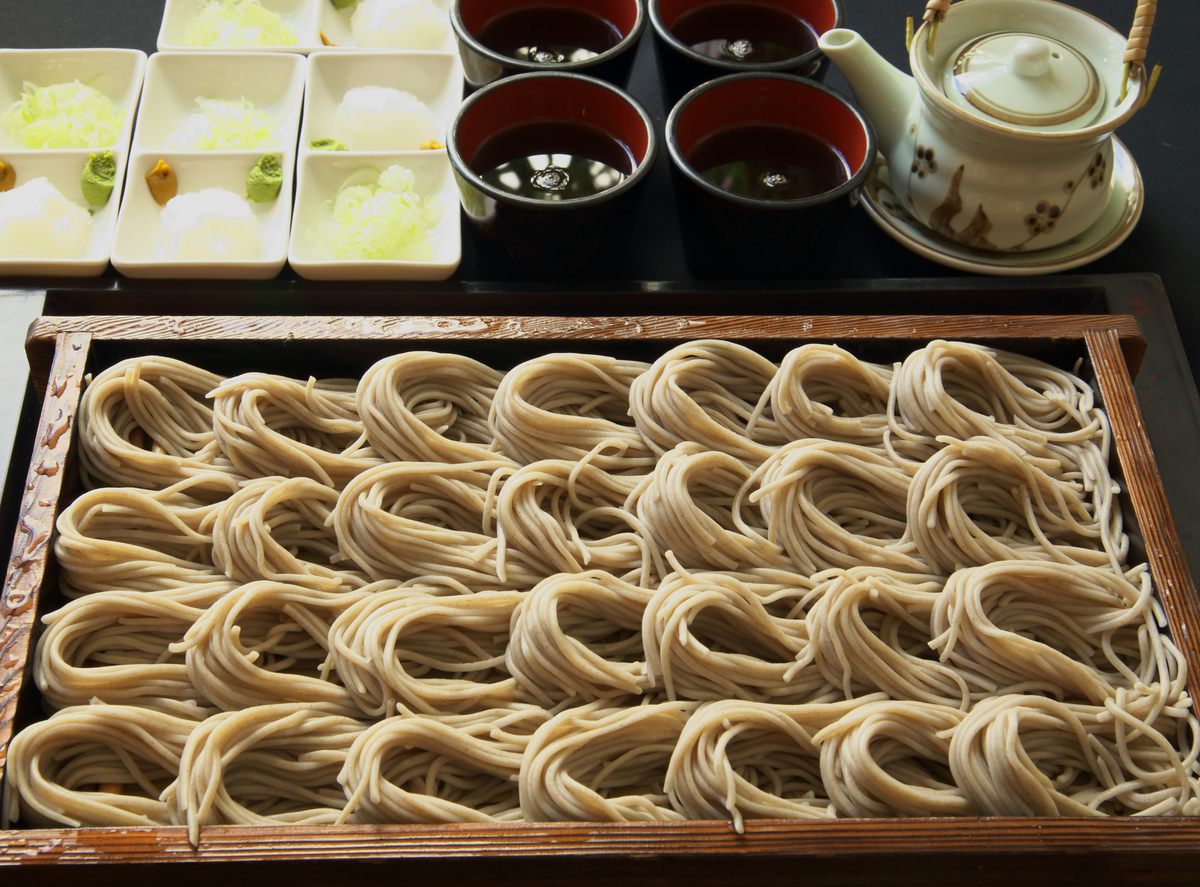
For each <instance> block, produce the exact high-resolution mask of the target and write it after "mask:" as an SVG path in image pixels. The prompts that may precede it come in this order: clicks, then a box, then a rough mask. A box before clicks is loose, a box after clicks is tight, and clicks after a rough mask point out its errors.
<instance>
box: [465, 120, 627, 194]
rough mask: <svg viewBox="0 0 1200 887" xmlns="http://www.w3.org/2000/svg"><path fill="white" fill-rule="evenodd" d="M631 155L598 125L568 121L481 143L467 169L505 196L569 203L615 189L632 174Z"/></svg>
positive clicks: (506, 132) (503, 133) (511, 131)
mask: <svg viewBox="0 0 1200 887" xmlns="http://www.w3.org/2000/svg"><path fill="white" fill-rule="evenodd" d="M634 167H635V163H634V160H633V155H632V154H631V153H630V152H629V149H628V148H626V147H625V145H624V144H623V143H621V142H620V141H618V140H617V139H616V138H614V137H613V136H611V135H609V134H608V133H607V132H605V131H604V130H602V129H600V128H599V127H596V126H592V125H591V124H588V123H577V122H575V121H567V120H535V121H531V122H529V123H518V124H516V125H515V126H510V127H508V128H506V129H502V130H500V131H499V132H496V133H494V134H492V135H490V136H488V137H487V138H486V139H484V140H483V141H482V142H481V143H480V145H479V149H478V150H477V151H476V152H475V156H474V158H473V159H472V160H471V169H472V170H474V172H475V173H476V174H477V175H478V176H479V177H480V178H481V179H483V180H484V181H485V182H487V183H488V184H489V185H492V186H494V187H496V188H498V189H500V190H501V191H504V192H506V193H508V194H516V195H519V196H521V197H529V198H532V199H534V200H572V199H576V198H579V197H590V196H591V195H593V194H599V193H600V192H602V191H607V190H608V189H609V188H614V187H616V186H617V185H619V184H620V183H621V182H623V181H624V180H625V179H626V178H627V177H628V176H630V175H632V174H633V170H634Z"/></svg>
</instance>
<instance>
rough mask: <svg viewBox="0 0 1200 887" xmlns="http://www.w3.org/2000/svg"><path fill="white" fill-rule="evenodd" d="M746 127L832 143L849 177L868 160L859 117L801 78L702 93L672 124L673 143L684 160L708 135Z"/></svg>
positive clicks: (746, 82)
mask: <svg viewBox="0 0 1200 887" xmlns="http://www.w3.org/2000/svg"><path fill="white" fill-rule="evenodd" d="M747 123H775V124H779V125H780V126H791V127H794V128H796V129H804V130H807V131H808V132H810V133H813V134H814V135H817V136H820V137H821V138H823V139H825V141H827V142H829V144H831V145H833V146H834V147H835V148H837V149H838V151H840V152H841V155H842V156H843V157H844V158H845V159H846V163H848V164H849V166H850V175H851V176H853V175H854V174H855V173H857V172H858V171H859V169H861V168H862V166H863V164H864V163H866V162H867V160H868V158H867V132H866V130H865V129H864V128H863V125H862V123H861V122H860V121H859V119H858V117H857V115H855V113H854V112H853V111H852V110H851V109H850V108H849V107H848V106H847V105H846V104H845V103H843V102H842V101H840V100H839V99H837V98H836V97H834V96H832V95H830V94H829V93H827V92H824V91H822V90H820V89H817V88H815V87H813V86H810V85H809V84H807V83H804V82H802V81H799V80H780V79H771V78H765V77H764V78H757V77H754V78H747V79H745V80H740V79H739V80H732V81H730V82H728V83H721V84H719V85H717V86H714V87H712V88H710V89H708V90H705V91H704V92H702V93H700V94H699V95H698V96H696V97H695V98H694V99H692V101H691V102H689V103H688V104H687V106H686V107H684V108H683V109H682V110H681V111H680V112H679V115H678V117H677V118H676V120H675V142H676V144H677V145H678V147H679V153H680V154H682V155H683V156H684V157H687V156H688V155H689V154H691V152H692V148H694V147H695V145H696V142H697V141H699V140H700V139H701V138H703V137H704V136H706V135H708V134H709V133H712V132H716V131H717V130H721V129H726V128H727V127H730V126H740V125H743V124H747Z"/></svg>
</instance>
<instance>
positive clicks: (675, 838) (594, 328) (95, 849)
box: [0, 315, 1200, 864]
mask: <svg viewBox="0 0 1200 887" xmlns="http://www.w3.org/2000/svg"><path fill="white" fill-rule="evenodd" d="M419 320H420V321H421V322H420V323H418V324H416V325H415V326H414V323H413V321H414V319H413V318H345V317H329V318H313V317H301V318H228V317H219V318H195V317H188V318H170V317H156V318H112V317H98V318H91V317H73V318H42V319H40V320H39V321H36V322H35V324H34V326H33V328H31V331H30V346H31V352H32V351H33V350H36V348H37V347H38V342H39V340H40V342H41V343H44V344H45V345H49V342H48V341H47V340H48V339H51V338H53V341H54V349H53V353H54V355H55V358H54V363H53V365H52V368H51V371H50V374H49V378H50V379H52V380H53V383H52V384H47V386H46V387H47V389H48V394H47V398H46V403H45V405H44V407H43V416H42V423H43V424H42V427H43V428H46V429H47V431H48V430H49V428H50V426H49V425H47V424H46V422H47V419H48V418H52V417H54V416H57V415H58V413H57V410H58V407H57V406H56V405H55V401H56V400H57V399H58V397H60V395H55V394H54V392H55V391H56V390H58V389H59V382H61V381H62V380H64V379H65V380H70V379H74V380H75V384H74V385H69V386H67V388H66V389H64V390H63V391H62V392H61V394H62V395H68V396H69V395H70V394H71V393H72V392H73V396H74V401H73V405H72V404H64V406H70V407H71V408H70V410H69V411H67V412H69V413H70V414H71V415H74V413H75V411H76V410H77V409H78V400H79V380H81V379H82V367H83V362H84V360H85V359H86V355H87V346H88V345H89V344H90V340H91V338H92V332H94V334H95V337H96V338H100V339H128V340H139V339H206V338H211V339H244V338H251V339H266V340H270V339H293V338H296V339H299V338H306V339H340V338H401V339H402V338H408V337H415V338H422V339H424V338H475V337H479V338H497V339H504V338H514V337H518V338H600V339H604V338H665V339H671V338H679V339H691V338H697V337H698V334H703V335H704V336H705V337H708V336H713V337H726V338H736V337H745V338H795V339H821V338H831V337H843V338H879V337H888V338H926V337H931V336H937V337H945V338H955V337H962V338H971V337H980V336H987V337H995V338H1006V337H1011V338H1030V339H1035V338H1054V339H1072V338H1080V337H1082V338H1084V339H1085V340H1086V342H1087V344H1088V347H1089V352H1090V353H1091V355H1092V359H1093V364H1094V366H1095V368H1096V371H1097V376H1098V379H1099V382H1100V389H1101V396H1102V397H1104V399H1105V403H1106V405H1107V406H1108V408H1109V409H1110V411H1114V413H1113V425H1114V427H1115V428H1117V429H1118V431H1121V430H1122V429H1124V428H1126V427H1128V428H1130V429H1132V432H1131V433H1130V434H1125V433H1118V434H1117V435H1116V437H1117V447H1118V454H1119V457H1120V458H1121V460H1122V465H1123V468H1124V471H1125V472H1126V474H1127V475H1128V476H1130V477H1131V478H1134V479H1133V480H1130V481H1129V486H1130V492H1131V495H1132V496H1133V500H1134V505H1135V509H1137V511H1138V517H1139V521H1141V522H1142V523H1143V525H1144V530H1146V542H1147V549H1148V551H1151V552H1152V555H1151V558H1152V564H1151V566H1152V570H1155V571H1156V572H1155V579H1156V581H1158V582H1160V587H1161V588H1163V589H1164V591H1165V592H1166V593H1165V594H1164V599H1165V598H1168V597H1169V598H1174V599H1176V600H1175V604H1174V605H1172V606H1171V607H1168V614H1169V618H1170V619H1171V622H1172V625H1173V627H1174V626H1182V627H1183V632H1182V634H1183V635H1184V636H1185V637H1186V638H1187V641H1188V642H1190V643H1187V648H1188V649H1187V650H1186V651H1185V656H1187V658H1188V663H1189V665H1190V666H1192V667H1193V668H1200V664H1197V663H1196V662H1195V661H1194V660H1195V654H1196V650H1195V649H1194V648H1195V646H1196V644H1195V642H1194V641H1193V638H1196V637H1200V635H1197V634H1196V633H1195V632H1193V633H1190V634H1189V633H1188V632H1187V625H1189V624H1190V625H1192V626H1200V607H1197V605H1196V602H1195V594H1194V590H1193V588H1192V585H1191V580H1190V576H1189V575H1188V573H1187V567H1186V563H1185V562H1183V560H1182V557H1181V554H1180V552H1179V547H1178V542H1177V539H1176V537H1175V532H1174V525H1173V523H1171V522H1170V514H1169V512H1168V511H1167V509H1166V504H1165V498H1163V496H1162V487H1161V483H1159V482H1158V477H1157V470H1156V468H1155V466H1154V463H1153V455H1152V453H1150V452H1149V444H1148V442H1146V440H1145V433H1144V429H1142V426H1141V420H1140V413H1139V412H1138V410H1137V403H1136V396H1135V394H1134V392H1133V389H1132V385H1131V382H1130V371H1131V370H1132V369H1135V368H1136V366H1137V365H1138V364H1139V363H1140V358H1141V355H1142V354H1144V351H1145V343H1144V341H1143V340H1142V339H1141V338H1140V335H1139V334H1138V331H1137V325H1136V322H1135V321H1134V320H1133V319H1132V318H1128V317H1120V316H1100V317H1098V316H1095V315H1080V316H1056V317H1041V316H1034V317H979V316H974V317H964V316H950V317H943V316H936V315H913V316H907V317H903V316H897V317H887V318H881V317H877V316H872V317H814V318H796V317H770V318H759V317H737V316H719V317H714V316H704V317H696V318H688V317H669V318H667V317H653V318H629V317H622V318H607V319H604V318H587V319H579V318H557V317H545V318H511V317H504V318H424V319H419ZM93 321H96V323H93ZM176 321H180V322H183V323H184V324H185V325H184V326H179V325H177V323H176ZM291 321H296V322H295V323H291ZM426 321H428V324H426ZM693 321H698V322H693ZM513 322H525V323H528V324H529V325H528V326H525V327H522V328H521V329H514V328H513V326H512V323H513ZM681 322H682V323H681ZM481 323H486V324H487V326H486V327H485V328H482V329H481V328H480V327H479V324H481ZM581 324H582V325H581ZM430 325H432V327H433V328H430ZM101 328H102V329H101ZM70 330H74V331H80V332H71V331H70ZM81 330H91V331H92V332H86V331H81ZM281 331H286V332H283V334H282V335H281ZM481 333H482V335H481ZM68 370H69V371H68ZM65 414H66V413H64V415H65ZM1129 423H1132V424H1129ZM67 437H68V435H66V434H63V435H59V437H58V439H56V440H55V441H54V442H55V443H57V444H60V445H61V447H62V449H63V451H64V454H65V449H66V442H65V440H66V438H67ZM49 438H50V435H49V434H48V433H47V434H46V435H44V436H43V437H40V438H39V441H38V452H35V458H34V464H33V465H31V468H30V477H31V481H32V480H35V479H40V480H43V481H45V480H51V481H53V480H54V478H59V477H60V475H59V474H58V473H56V474H55V475H53V476H52V477H51V478H46V477H45V476H44V475H41V476H39V475H37V471H36V466H38V465H42V464H47V463H46V461H45V460H46V458H48V456H49V453H47V454H46V455H44V456H43V458H42V459H41V460H39V459H38V458H37V456H38V455H39V454H41V453H42V451H43V449H44V448H45V445H46V444H48V443H49V442H50V440H49ZM1131 440H1132V443H1131V442H1130V441H1131ZM1126 450H1128V451H1129V452H1128V453H1127V452H1126ZM58 484H61V479H59V480H58ZM1155 489H1156V490H1157V495H1155ZM28 492H29V491H28V490H27V496H26V503H28V500H29V496H28ZM57 494H58V489H57V488H56V489H55V491H54V497H53V499H54V501H55V502H56V501H57ZM41 498H42V499H43V500H44V501H49V499H48V497H46V496H42V497H41ZM23 513H25V512H24V509H23ZM1159 515H1162V516H1163V517H1164V518H1165V520H1166V524H1165V525H1162V526H1160V524H1159V523H1158V516H1159ZM50 521H51V524H52V522H53V516H51V517H50ZM18 542H19V539H18ZM17 547H18V546H17V545H15V546H14V556H15V553H16V551H17ZM46 554H47V552H46V551H45V547H44V546H43V548H42V553H41V558H40V561H41V566H40V569H44V567H45V558H46ZM1180 570H1182V573H1180ZM29 572H30V575H32V570H31V571H29ZM1160 573H1161V574H1162V575H1163V576H1164V577H1167V578H1169V579H1170V580H1171V583H1169V584H1167V583H1164V580H1162V579H1160V578H1159V575H1160ZM10 579H11V577H10ZM1176 586H1178V587H1179V588H1184V589H1186V590H1187V591H1188V592H1190V596H1189V595H1188V594H1187V593H1185V594H1183V595H1180V594H1178V593H1177V592H1176V593H1174V594H1172V593H1171V592H1172V590H1173V589H1174V588H1175V587H1176ZM7 588H8V585H7V584H6V591H7ZM1181 597H1182V599H1183V603H1182V606H1180V605H1179V600H1178V599H1179V598H1181ZM34 602H35V600H34V599H33V598H31V599H30V601H29V603H28V604H26V605H25V608H24V609H23V610H22V611H21V613H20V614H17V615H19V616H21V617H24V618H26V619H27V622H26V624H25V627H24V641H25V644H26V645H27V643H28V632H29V626H30V624H31V623H30V622H29V621H28V620H31V619H32V613H33V610H34V608H33V607H32V606H31V605H32V604H33V603H34ZM1181 619H1182V621H1180V620H1181ZM1189 620H1190V621H1189ZM1174 630H1175V631H1176V632H1177V633H1178V632H1179V629H1178V628H1174ZM1177 636H1178V634H1177ZM1180 646H1181V649H1183V648H1184V647H1185V644H1184V643H1181V644H1180ZM11 652H16V649H15V648H12V650H11ZM25 652H26V651H25V649H24V648H22V649H21V651H20V657H19V658H20V663H17V670H16V673H15V686H10V683H11V682H12V681H13V680H14V678H13V676H12V675H10V674H8V673H6V672H3V671H0V701H2V702H4V704H5V708H4V709H3V710H4V711H6V712H7V711H8V709H9V708H11V707H12V706H13V705H15V697H16V693H17V691H18V690H19V685H20V677H21V673H20V664H21V663H23V661H24V656H25ZM5 653H6V658H5V659H4V660H0V662H7V661H8V658H7V657H8V656H9V655H10V651H9V650H8V648H5ZM10 699H11V705H10ZM8 717H9V720H7V721H0V743H2V744H7V741H8V738H9V736H8V733H7V732H4V730H5V728H6V727H7V726H8V725H9V724H10V720H11V713H9V715H8ZM3 761H4V758H3V755H2V754H0V773H2V772H3ZM981 828H982V829H986V831H984V832H981V831H980V829H981ZM985 851H986V852H988V853H1001V854H1018V853H1019V854H1034V855H1038V854H1051V855H1058V854H1062V853H1088V854H1106V855H1114V856H1120V855H1136V856H1138V857H1142V856H1146V855H1171V856H1179V855H1183V856H1187V857H1189V858H1190V857H1200V821H1196V820H1188V819H1175V818H1165V817H1164V818H1155V819H1135V818H1129V819H1097V820H1087V819H1036V820H1033V819H1025V818H997V819H942V820H832V821H823V820H817V821H805V822H795V821H780V822H774V821H771V822H765V821H754V822H748V823H747V826H746V834H744V835H738V834H736V833H735V832H734V831H733V830H732V828H731V827H730V824H729V823H728V822H680V823H549V824H546V823H512V824H504V825H476V824H450V825H438V826H404V825H388V826H343V827H329V826H321V827H310V826H272V827H258V826H256V827H237V826H207V827H204V828H203V829H202V830H201V845H200V847H199V848H192V847H191V846H190V845H189V844H188V841H187V833H186V829H184V828H182V827H173V828H150V829H27V830H16V831H6V832H0V864H6V863H25V864H35V863H38V862H89V863H96V862H105V863H139V862H147V863H149V862H168V861H172V862H173V861H179V862H183V861H209V862H226V863H232V862H253V861H268V860H278V861H283V860H313V861H317V860H356V859H357V860H364V861H366V860H379V859H383V858H399V857H404V858H452V857H468V858H475V857H497V856H499V857H514V856H515V857H525V856H536V857H542V856H568V857H569V856H581V857H596V856H599V857H604V856H615V857H622V858H636V857H651V856H652V857H668V858H669V857H704V856H728V855H749V856H754V857H780V858H788V857H837V856H843V855H845V854H855V855H864V854H878V855H885V856H911V855H921V854H930V853H937V854H950V855H963V856H974V855H978V854H980V853H982V852H985Z"/></svg>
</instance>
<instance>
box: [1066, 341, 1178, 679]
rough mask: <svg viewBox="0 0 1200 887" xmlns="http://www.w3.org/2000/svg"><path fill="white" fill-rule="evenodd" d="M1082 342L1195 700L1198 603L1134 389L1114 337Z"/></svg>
mask: <svg viewBox="0 0 1200 887" xmlns="http://www.w3.org/2000/svg"><path fill="white" fill-rule="evenodd" d="M1086 338H1087V343H1088V350H1089V352H1090V353H1091V356H1092V365H1093V367H1094V369H1095V371H1096V379H1097V382H1098V384H1099V388H1100V397H1101V402H1102V404H1103V406H1104V408H1105V410H1106V411H1107V412H1108V417H1109V421H1110V422H1111V424H1112V429H1113V440H1114V442H1115V443H1116V448H1117V458H1118V459H1119V460H1120V463H1121V471H1122V473H1123V474H1124V477H1125V486H1126V489H1127V490H1128V492H1129V497H1130V499H1131V500H1132V501H1133V509H1134V513H1135V515H1136V516H1137V522H1138V527H1139V528H1140V530H1141V534H1142V539H1143V542H1144V543H1145V548H1146V558H1147V560H1148V561H1149V563H1150V572H1151V574H1152V575H1153V577H1154V584H1155V586H1156V587H1157V591H1158V594H1159V597H1160V599H1161V600H1162V602H1163V608H1164V609H1165V610H1166V612H1167V620H1168V622H1169V623H1170V625H1171V639H1172V640H1173V641H1174V642H1175V645H1176V646H1178V647H1179V650H1180V652H1181V653H1182V654H1183V657H1184V659H1185V660H1186V661H1187V666H1188V674H1189V675H1191V676H1192V680H1191V681H1190V682H1189V687H1190V688H1191V690H1192V697H1193V698H1195V696H1196V693H1195V677H1196V676H1197V675H1200V600H1197V597H1196V586H1195V585H1194V584H1193V582H1192V576H1191V572H1190V570H1189V569H1188V563H1187V559H1186V558H1185V557H1184V554H1183V549H1182V548H1181V547H1180V545H1179V535H1178V534H1177V533H1176V532H1175V521H1174V520H1173V519H1172V518H1171V509H1170V507H1169V506H1168V505H1167V496H1166V492H1165V491H1164V490H1163V486H1162V481H1161V480H1159V474H1158V465H1157V464H1156V463H1155V461H1154V451H1153V450H1152V449H1151V448H1150V440H1149V438H1148V437H1147V436H1146V427H1145V425H1144V424H1143V423H1142V412H1141V409H1140V408H1139V407H1138V402H1137V396H1136V394H1135V393H1134V390H1133V383H1132V382H1131V381H1130V379H1129V374H1128V373H1127V372H1126V369H1125V363H1124V360H1123V359H1122V356H1121V350H1120V343H1119V339H1118V335H1117V332H1116V331H1115V330H1094V331H1089V332H1088V333H1087V336H1086Z"/></svg>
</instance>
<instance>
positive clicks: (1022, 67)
mask: <svg viewBox="0 0 1200 887" xmlns="http://www.w3.org/2000/svg"><path fill="white" fill-rule="evenodd" d="M1012 70H1013V71H1015V72H1016V73H1017V74H1020V75H1021V76H1022V77H1030V78H1033V77H1045V76H1046V74H1048V73H1049V71H1050V44H1049V43H1047V42H1046V41H1045V40H1039V39H1037V38H1036V37H1026V38H1024V39H1022V40H1020V41H1018V43H1017V45H1016V47H1015V48H1014V49H1013V54H1012Z"/></svg>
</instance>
